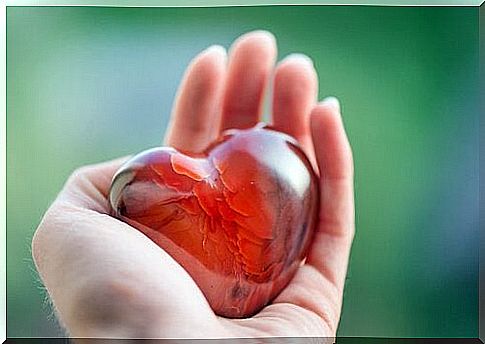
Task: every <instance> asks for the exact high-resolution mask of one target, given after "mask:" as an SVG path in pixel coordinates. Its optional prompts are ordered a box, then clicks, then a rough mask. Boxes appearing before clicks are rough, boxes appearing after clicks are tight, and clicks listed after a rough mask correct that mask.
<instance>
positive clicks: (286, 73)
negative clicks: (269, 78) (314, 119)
mask: <svg viewBox="0 0 485 344" xmlns="http://www.w3.org/2000/svg"><path fill="white" fill-rule="evenodd" d="M317 92H318V79H317V73H316V71H315V68H314V67H313V62H312V61H311V59H310V58H309V57H308V56H306V55H303V54H293V55H289V56H288V57H286V58H285V59H284V60H283V61H281V62H280V63H279V64H278V66H277V67H276V71H275V78H274V84H273V125H274V126H275V128H276V129H278V130H280V131H283V132H285V133H287V134H289V135H291V136H293V137H294V138H296V139H297V140H298V142H299V143H300V144H301V146H302V147H303V150H304V151H305V153H307V155H308V157H309V158H310V160H312V161H313V162H314V158H315V154H314V152H313V144H312V138H311V134H310V112H311V110H312V108H313V106H314V105H315V102H316V97H317Z"/></svg>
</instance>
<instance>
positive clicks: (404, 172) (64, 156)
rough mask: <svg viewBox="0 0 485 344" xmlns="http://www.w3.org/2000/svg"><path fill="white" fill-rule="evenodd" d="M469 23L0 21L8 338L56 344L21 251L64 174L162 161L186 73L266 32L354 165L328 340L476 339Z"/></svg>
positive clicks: (262, 16)
mask: <svg viewBox="0 0 485 344" xmlns="http://www.w3.org/2000/svg"><path fill="white" fill-rule="evenodd" d="M477 13H478V9H476V8H451V7H444V8H437V7H428V8H417V7H363V6H353V7H343V6H342V7H338V6H320V7H317V6H288V7H284V6H269V7H267V6H263V7H231V8H224V7H221V8H179V9H171V8H94V7H64V8H62V7H61V8H59V7H43V8H40V7H37V8H36V7H30V8H29V7H9V8H8V9H7V273H8V282H7V291H8V297H7V303H8V328H7V331H8V335H9V336H10V337H15V336H22V337H30V336H56V335H61V334H62V332H61V331H60V329H59V328H58V327H57V325H56V322H55V317H53V316H52V311H51V309H50V308H49V307H48V305H46V304H45V293H44V291H43V290H42V287H41V283H40V282H39V280H38V277H37V275H36V272H35V268H34V265H33V263H32V259H31V255H30V241H31V237H32V234H33V233H34V230H35V228H36V226H37V225H38V224H39V222H40V220H41V217H42V215H43V213H44V212H45V210H46V209H47V208H48V207H49V204H50V203H51V202H52V201H53V199H54V198H55V196H56V194H57V193H58V192H59V190H60V189H61V187H62V185H63V183H64V181H65V180H66V178H67V176H68V175H69V174H70V172H71V171H72V170H74V169H75V168H76V167H78V166H81V165H85V164H89V163H94V162H99V161H102V160H107V159H111V158H115V157H118V156H122V155H126V154H130V153H135V152H138V151H141V150H143V149H145V148H148V147H151V146H156V145H158V144H159V143H160V142H161V138H162V136H163V132H164V129H165V127H166V125H167V120H168V116H169V113H170V107H171V104H172V100H173V97H174V94H175V92H176V88H177V85H178V82H179V80H180V78H181V76H182V73H183V70H184V68H185V66H186V65H187V63H188V62H189V61H190V59H191V58H192V57H193V56H194V55H195V54H196V53H198V52H199V51H200V50H202V49H203V48H205V47H206V46H208V45H211V44H215V43H218V44H222V45H224V46H226V47H228V46H229V45H230V43H231V42H232V41H233V40H234V39H235V38H236V37H237V36H239V35H240V34H242V33H244V32H246V31H249V30H253V29H267V30H270V31H272V32H273V33H274V34H275V35H276V37H277V39H278V43H279V57H280V58H282V57H284V56H285V55H287V54H289V53H292V52H304V53H306V54H308V55H309V56H311V57H312V58H313V60H314V62H315V66H316V68H317V70H318V72H319V75H320V83H321V87H320V96H321V97H323V96H327V95H336V96H338V97H339V98H340V99H341V102H342V106H343V114H344V120H345V123H346V126H347V129H348V133H349V136H350V140H351V143H352V146H353V150H354V156H355V172H356V182H355V186H356V206H357V208H356V225H357V234H356V237H355V242H354V246H353V252H352V257H351V265H350V270H349V274H348V279H347V286H346V291H345V300H344V308H343V313H342V320H341V326H340V330H339V334H340V335H342V336H416V337H419V336H425V337H426V336H438V337H449V336H469V337H475V336H476V335H477V325H478V316H477V309H478V303H477V297H478V288H477V287H478V283H477V281H478V263H477V260H478V248H477V247H476V246H477V242H478V187H477V185H478V105H477V103H478V96H477V89H478V44H477V43H478V20H477V19H478V18H477ZM73 254H76V252H73Z"/></svg>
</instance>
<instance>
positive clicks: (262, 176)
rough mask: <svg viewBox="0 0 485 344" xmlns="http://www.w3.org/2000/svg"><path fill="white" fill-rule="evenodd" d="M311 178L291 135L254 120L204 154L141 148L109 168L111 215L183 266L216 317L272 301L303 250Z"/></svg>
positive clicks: (314, 193) (311, 217) (311, 216)
mask: <svg viewBox="0 0 485 344" xmlns="http://www.w3.org/2000/svg"><path fill="white" fill-rule="evenodd" d="M318 194H319V193H318V184H317V178H316V176H315V174H314V172H313V169H312V167H311V164H310V162H309V161H308V159H307V157H306V156H305V154H304V153H303V151H302V150H301V149H300V148H299V146H298V144H297V142H296V140H295V139H293V138H292V137H290V136H288V135H286V134H283V133H280V132H278V131H276V130H273V129H271V128H270V127H265V126H261V125H258V126H256V127H254V128H251V129H246V130H236V129H232V130H228V131H226V132H224V134H223V135H222V136H221V138H220V139H219V140H218V141H217V142H215V143H214V144H212V145H211V146H210V147H209V148H208V149H207V150H206V151H205V152H204V153H203V154H200V155H191V156H190V155H185V154H183V153H181V152H178V151H177V150H175V149H173V148H168V147H160V148H154V149H150V150H147V151H144V152H142V153H140V154H138V155H136V156H135V157H133V158H132V159H131V160H129V161H128V162H127V163H125V164H124V165H123V166H122V167H121V168H120V170H119V171H118V172H117V173H116V175H115V177H114V179H113V183H112V185H111V190H110V203H111V207H112V209H113V213H114V216H116V217H118V218H120V219H121V220H123V221H125V222H127V223H128V224H130V225H132V226H134V227H136V228H137V229H138V230H140V231H141V232H143V233H144V234H145V235H147V236H148V237H149V238H151V239H152V240H153V241H154V242H155V243H157V244H158V245H159V246H160V247H161V248H162V249H164V250H165V251H166V252H167V253H169V254H170V255H171V256H172V257H173V258H174V259H175V260H176V261H177V262H178V263H179V264H181V265H182V266H183V267H184V268H185V269H186V270H187V271H188V273H189V274H190V275H191V276H192V278H193V279H194V281H195V282H196V283H197V285H198V286H199V287H200V289H201V290H202V292H203V293H204V295H205V296H206V298H207V300H208V301H209V304H210V305H211V307H212V309H213V310H214V311H215V312H216V313H217V314H219V315H222V316H226V317H233V318H241V317H247V316H251V315H253V314H255V313H256V312H258V311H259V310H260V309H261V308H262V307H264V306H265V305H267V304H268V303H269V302H270V301H271V300H273V299H274V298H275V297H276V296H277V295H278V293H279V292H280V291H281V290H282V289H283V288H284V287H285V286H286V285H287V284H288V283H289V281H290V280H291V278H292V277H293V275H294V274H295V272H296V270H297V268H298V267H299V265H300V264H301V261H302V260H303V259H304V257H305V255H306V251H307V248H308V246H309V242H310V240H311V237H312V233H313V227H314V225H315V222H316V217H317V208H318Z"/></svg>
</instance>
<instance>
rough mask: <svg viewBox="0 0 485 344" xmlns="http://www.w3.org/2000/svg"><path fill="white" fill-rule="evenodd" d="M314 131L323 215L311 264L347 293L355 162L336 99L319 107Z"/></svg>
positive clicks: (352, 229)
mask: <svg viewBox="0 0 485 344" xmlns="http://www.w3.org/2000/svg"><path fill="white" fill-rule="evenodd" d="M311 131H312V137H313V142H314V145H315V155H316V158H317V162H318V166H319V170H320V192H321V196H320V204H321V208H320V214H319V224H318V225H317V231H316V233H315V237H314V241H313V243H312V246H311V248H310V252H309V255H308V259H307V264H310V265H312V266H314V267H315V268H316V269H317V271H319V272H320V273H321V274H322V275H323V276H324V277H325V278H326V279H327V280H329V281H331V282H332V283H333V284H334V285H335V286H336V287H337V288H338V289H339V290H342V289H343V286H344V281H345V276H346V271H347V263H348V258H349V253H350V247H351V243H352V239H353V235H354V191H353V162H352V152H351V148H350V144H349V142H348V140H347V136H346V134H345V129H344V126H343V123H342V118H341V116H340V107H339V103H338V101H337V99H336V98H329V99H327V100H326V101H324V102H323V103H321V104H319V105H317V106H315V108H314V109H313V111H312V114H311Z"/></svg>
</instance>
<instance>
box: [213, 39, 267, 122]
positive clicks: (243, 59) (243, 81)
mask: <svg viewBox="0 0 485 344" xmlns="http://www.w3.org/2000/svg"><path fill="white" fill-rule="evenodd" d="M275 58H276V41H275V38H274V36H273V35H272V34H271V33H269V32H267V31H254V32H250V33H247V34H245V35H243V36H241V37H240V38H238V39H237V40H236V42H234V44H233V46H232V48H231V53H230V58H229V66H228V74H227V80H226V86H225V92H224V99H223V105H222V123H221V130H225V129H229V128H249V127H252V126H254V125H255V124H256V123H257V122H258V121H259V119H260V116H261V109H262V105H263V96H264V90H265V87H266V84H267V81H268V78H269V75H270V73H271V70H272V68H273V64H274V61H275Z"/></svg>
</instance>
